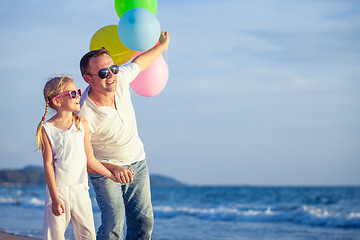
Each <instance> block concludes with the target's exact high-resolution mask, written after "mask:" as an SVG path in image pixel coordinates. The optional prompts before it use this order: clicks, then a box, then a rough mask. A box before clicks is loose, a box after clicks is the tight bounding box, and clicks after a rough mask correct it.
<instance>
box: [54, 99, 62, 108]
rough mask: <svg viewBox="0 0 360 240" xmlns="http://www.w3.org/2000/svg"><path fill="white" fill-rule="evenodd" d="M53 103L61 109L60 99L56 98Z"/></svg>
mask: <svg viewBox="0 0 360 240" xmlns="http://www.w3.org/2000/svg"><path fill="white" fill-rule="evenodd" d="M52 102H53V104H54V106H55V107H61V101H60V99H59V98H54V99H53V101H52Z"/></svg>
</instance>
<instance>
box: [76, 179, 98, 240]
mask: <svg viewBox="0 0 360 240" xmlns="http://www.w3.org/2000/svg"><path fill="white" fill-rule="evenodd" d="M70 196H71V199H72V201H71V224H72V226H73V230H74V235H75V239H76V240H81V239H88V240H96V232H95V225H94V217H93V210H92V205H91V199H90V195H89V187H88V186H82V185H79V186H72V187H70Z"/></svg>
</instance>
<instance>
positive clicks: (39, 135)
mask: <svg viewBox="0 0 360 240" xmlns="http://www.w3.org/2000/svg"><path fill="white" fill-rule="evenodd" d="M48 110H49V100H46V108H45V114H44V116H43V117H42V118H41V122H40V123H39V125H38V127H37V131H36V143H37V146H38V148H37V149H36V150H35V151H39V150H40V149H41V150H42V149H43V148H44V139H43V137H42V128H43V125H44V121H45V117H46V114H47V113H48Z"/></svg>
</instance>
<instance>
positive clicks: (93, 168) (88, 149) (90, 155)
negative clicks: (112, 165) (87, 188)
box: [81, 118, 118, 182]
mask: <svg viewBox="0 0 360 240" xmlns="http://www.w3.org/2000/svg"><path fill="white" fill-rule="evenodd" d="M81 123H82V125H83V127H84V129H85V139H84V145H85V154H86V158H87V168H88V171H89V172H91V173H94V172H95V173H97V174H101V175H104V176H105V177H107V178H110V179H111V180H113V181H114V182H118V180H117V179H116V177H115V176H114V175H113V174H112V173H111V172H110V171H109V170H108V169H107V168H106V167H104V166H103V165H102V164H101V163H100V162H99V161H98V160H96V158H95V156H94V152H93V148H92V145H91V142H90V130H89V124H88V122H87V121H86V119H84V118H81Z"/></svg>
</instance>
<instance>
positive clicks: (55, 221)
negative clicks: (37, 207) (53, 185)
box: [44, 188, 70, 240]
mask: <svg viewBox="0 0 360 240" xmlns="http://www.w3.org/2000/svg"><path fill="white" fill-rule="evenodd" d="M58 194H59V197H60V198H61V200H62V201H63V202H64V205H65V213H64V214H62V215H61V216H55V215H54V214H53V213H52V210H51V204H52V201H51V197H50V194H49V190H48V189H47V188H46V198H45V208H44V239H45V240H52V239H54V240H65V231H66V228H67V226H68V225H69V221H70V209H69V207H68V202H67V201H66V200H67V199H66V192H65V193H59V192H58Z"/></svg>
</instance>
